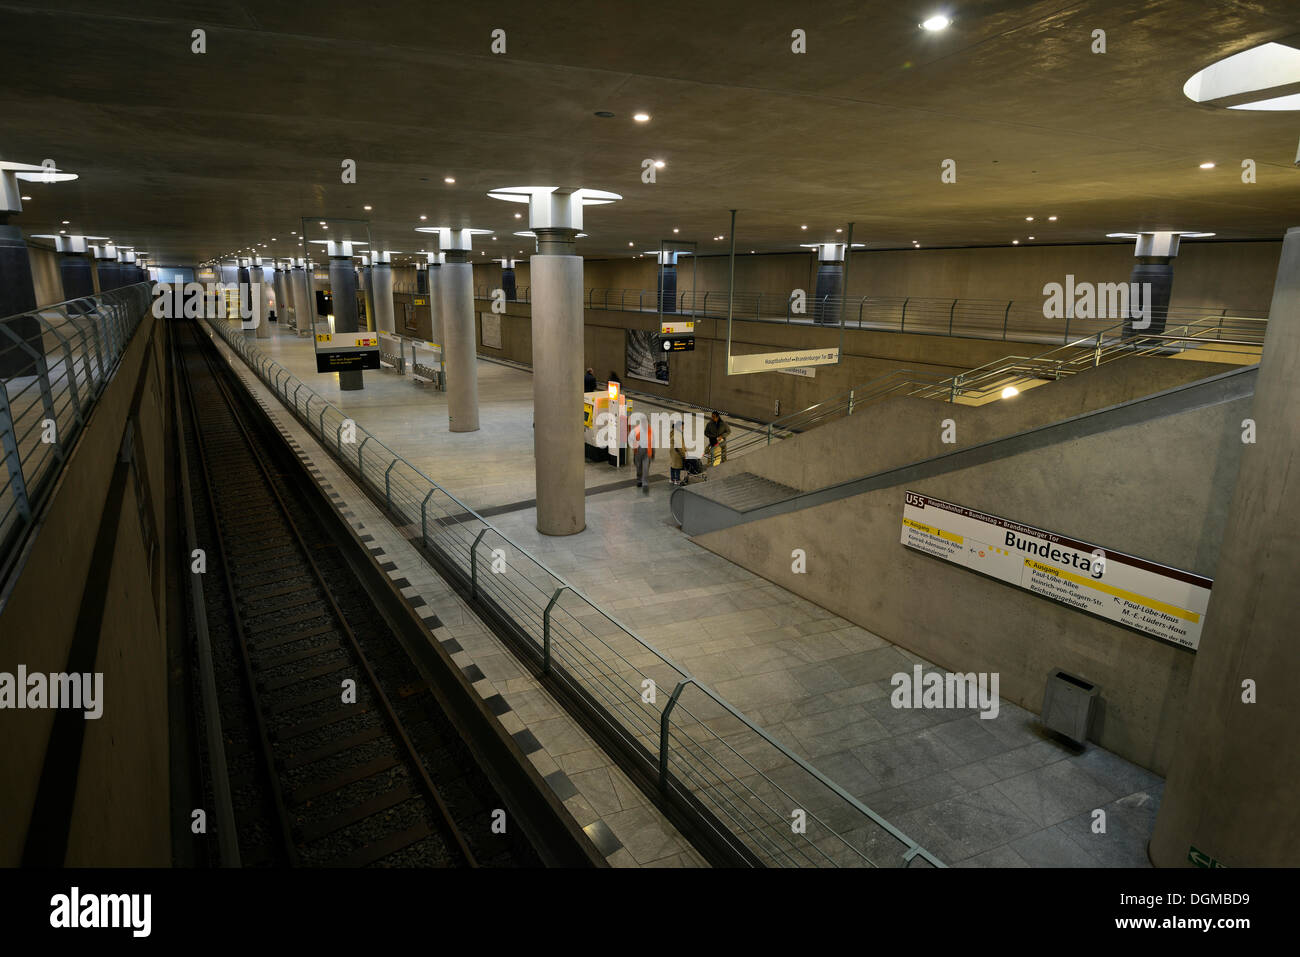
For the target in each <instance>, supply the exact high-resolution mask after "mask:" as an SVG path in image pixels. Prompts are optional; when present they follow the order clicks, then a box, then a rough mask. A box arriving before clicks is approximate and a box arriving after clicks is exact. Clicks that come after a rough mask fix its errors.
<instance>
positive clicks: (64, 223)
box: [63, 219, 72, 226]
mask: <svg viewBox="0 0 1300 957" xmlns="http://www.w3.org/2000/svg"><path fill="white" fill-rule="evenodd" d="M71 222H72V221H71V220H69V219H65V220H64V221H63V225H64V226H68V225H70V224H71Z"/></svg>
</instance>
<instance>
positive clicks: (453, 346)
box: [438, 243, 536, 432]
mask: <svg viewBox="0 0 1300 957" xmlns="http://www.w3.org/2000/svg"><path fill="white" fill-rule="evenodd" d="M467 245H468V243H467ZM446 256H447V262H446V263H445V264H444V265H442V266H440V267H439V268H438V272H439V274H440V275H439V283H440V285H441V297H440V298H441V304H442V309H441V312H442V324H443V339H442V342H441V343H440V345H441V346H442V354H443V357H444V358H443V365H444V368H445V369H446V376H447V427H448V428H449V429H450V430H451V431H452V432H476V431H478V350H477V349H476V348H475V345H476V343H475V339H476V338H477V337H476V334H475V324H474V267H473V266H472V265H471V264H470V262H469V250H468V249H448V250H446ZM534 361H536V360H534Z"/></svg>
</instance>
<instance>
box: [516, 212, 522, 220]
mask: <svg viewBox="0 0 1300 957" xmlns="http://www.w3.org/2000/svg"><path fill="white" fill-rule="evenodd" d="M523 218H524V214H523V213H515V219H523Z"/></svg>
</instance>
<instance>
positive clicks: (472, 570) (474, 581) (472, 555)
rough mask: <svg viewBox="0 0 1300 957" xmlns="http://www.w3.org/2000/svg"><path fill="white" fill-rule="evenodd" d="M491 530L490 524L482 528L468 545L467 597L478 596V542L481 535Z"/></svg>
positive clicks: (480, 539) (481, 538)
mask: <svg viewBox="0 0 1300 957" xmlns="http://www.w3.org/2000/svg"><path fill="white" fill-rule="evenodd" d="M491 530H492V528H491V526H488V527H487V528H485V529H483V531H481V532H479V533H478V537H477V538H475V539H474V544H473V545H471V546H470V547H469V597H470V598H477V597H478V543H479V542H481V541H483V536H484V535H486V534H487V533H488V532H490V531H491Z"/></svg>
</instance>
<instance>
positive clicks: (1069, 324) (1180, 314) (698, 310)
mask: <svg viewBox="0 0 1300 957" xmlns="http://www.w3.org/2000/svg"><path fill="white" fill-rule="evenodd" d="M491 294H492V287H489V286H479V287H477V288H476V289H475V290H474V296H475V298H477V299H488V298H490V297H491ZM530 295H531V290H530V288H529V287H528V286H520V287H519V289H518V292H517V295H516V297H515V300H514V301H516V302H530V301H531V300H530ZM583 302H584V304H585V306H586V308H587V309H599V310H604V311H609V312H650V313H657V312H658V302H657V299H656V293H655V290H653V289H598V288H593V289H587V290H585V292H584V293H583ZM673 308H674V310H675V312H676V313H677V314H678V315H682V316H686V317H692V318H714V319H725V318H726V316H727V290H725V289H710V290H701V291H699V292H694V291H691V290H687V291H685V292H680V293H677V294H676V296H675V297H674V299H673ZM796 308H799V309H802V311H801V312H796V311H795V310H796ZM732 309H733V316H734V318H736V319H743V320H746V321H751V322H778V323H785V324H788V325H809V326H826V327H834V328H839V325H840V316H841V314H842V315H843V317H844V325H845V327H846V328H849V329H865V330H872V331H877V332H907V333H914V334H917V335H931V336H956V337H959V338H967V339H999V340H1003V341H1007V340H1016V341H1023V342H1044V343H1060V344H1062V345H1065V344H1068V343H1070V342H1072V341H1073V340H1074V339H1077V338H1079V337H1080V336H1091V335H1096V334H1097V333H1098V332H1101V331H1103V330H1105V329H1107V328H1109V327H1110V326H1111V325H1112V324H1113V323H1114V319H1113V318H1097V319H1081V318H1078V317H1074V316H1066V317H1065V318H1063V319H1048V318H1046V317H1044V315H1043V300H1042V299H1035V300H1032V301H1025V302H1019V303H1017V302H1016V301H1015V300H1013V299H952V298H933V297H922V296H851V297H839V296H823V297H820V298H818V297H816V296H814V295H808V296H807V297H806V298H805V299H804V300H803V301H802V303H801V304H800V303H797V301H796V300H794V299H792V298H791V297H790V296H789V295H784V294H783V295H773V294H768V293H762V292H751V291H745V290H737V291H736V293H735V295H734V304H733V307H732ZM1117 314H1122V312H1119V313H1117ZM1242 314H1243V310H1239V309H1238V310H1230V309H1227V308H1220V307H1215V308H1212V309H1211V308H1205V307H1197V306H1186V307H1183V306H1180V307H1175V308H1171V309H1169V310H1168V311H1167V319H1168V321H1169V322H1185V321H1193V320H1200V319H1204V318H1207V317H1210V316H1213V317H1216V318H1222V319H1225V320H1226V319H1229V318H1232V317H1234V316H1237V317H1240V316H1241V315H1242Z"/></svg>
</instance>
